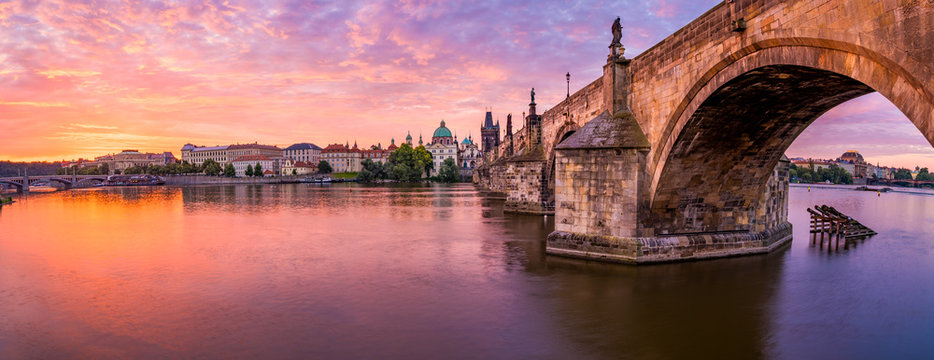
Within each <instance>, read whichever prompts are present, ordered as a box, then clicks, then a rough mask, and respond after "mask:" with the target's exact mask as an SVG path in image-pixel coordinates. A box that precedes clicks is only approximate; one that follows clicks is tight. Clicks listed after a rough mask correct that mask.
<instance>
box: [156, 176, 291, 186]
mask: <svg viewBox="0 0 934 360" xmlns="http://www.w3.org/2000/svg"><path fill="white" fill-rule="evenodd" d="M162 178H163V179H165V185H226V184H284V183H296V182H302V181H305V180H306V179H305V177H298V176H267V177H226V176H207V175H172V176H162Z"/></svg>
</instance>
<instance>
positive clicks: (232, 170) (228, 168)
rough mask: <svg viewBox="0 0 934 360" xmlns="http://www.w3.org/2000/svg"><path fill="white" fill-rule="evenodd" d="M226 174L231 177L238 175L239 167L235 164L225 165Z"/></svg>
mask: <svg viewBox="0 0 934 360" xmlns="http://www.w3.org/2000/svg"><path fill="white" fill-rule="evenodd" d="M224 176H226V177H231V178H232V177H236V176H237V169H235V168H234V166H233V164H229V163H228V164H227V165H224Z"/></svg>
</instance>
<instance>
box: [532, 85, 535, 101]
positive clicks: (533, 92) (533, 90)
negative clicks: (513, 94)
mask: <svg viewBox="0 0 934 360" xmlns="http://www.w3.org/2000/svg"><path fill="white" fill-rule="evenodd" d="M532 103H533V104H534V103H535V88H532Z"/></svg>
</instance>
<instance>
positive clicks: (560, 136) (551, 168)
mask: <svg viewBox="0 0 934 360" xmlns="http://www.w3.org/2000/svg"><path fill="white" fill-rule="evenodd" d="M579 129H580V125H578V124H577V123H575V122H567V123H565V124H564V125H563V126H561V128H560V129H558V131H557V132H556V133H555V137H554V141H552V142H550V144H551V147H550V151H549V152H548V155H547V158H546V159H547V160H548V161H547V163H546V164H545V166H546V168H547V169H548V174H547V176H548V179H547V180H548V187H547V188H546V189H545V190H546V191H547V193H546V194H544V195H545V197H544V199H545V201H546V202H548V203H553V202H554V201H555V147H557V146H558V145H559V144H561V142H562V141H564V140H565V139H567V138H569V137H571V135H574V133H575V132H577V130H579Z"/></svg>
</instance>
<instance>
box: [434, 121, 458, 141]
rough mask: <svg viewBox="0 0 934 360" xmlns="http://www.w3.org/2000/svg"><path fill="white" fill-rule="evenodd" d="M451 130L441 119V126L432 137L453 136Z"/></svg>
mask: <svg viewBox="0 0 934 360" xmlns="http://www.w3.org/2000/svg"><path fill="white" fill-rule="evenodd" d="M452 136H453V135H451V130H449V129H448V128H447V127H445V126H444V120H441V127H439V128H437V129H435V133H434V134H432V135H431V137H452Z"/></svg>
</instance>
